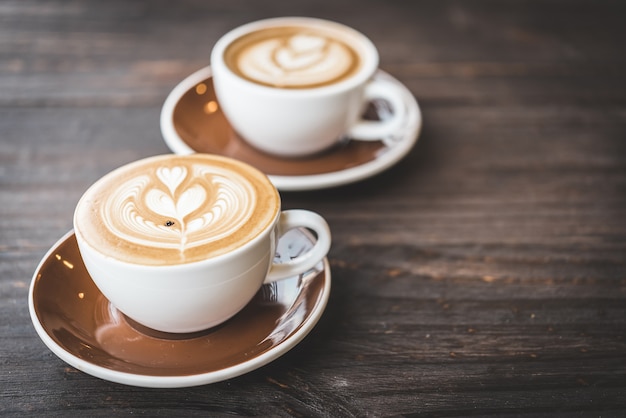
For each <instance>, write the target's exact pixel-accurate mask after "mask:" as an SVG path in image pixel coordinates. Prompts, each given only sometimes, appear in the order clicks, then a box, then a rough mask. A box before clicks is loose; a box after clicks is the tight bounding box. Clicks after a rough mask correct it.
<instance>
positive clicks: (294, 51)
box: [231, 27, 359, 88]
mask: <svg viewBox="0 0 626 418" xmlns="http://www.w3.org/2000/svg"><path fill="white" fill-rule="evenodd" d="M235 45H236V44H235ZM234 49H235V50H236V51H237V52H234V53H233V57H231V59H232V65H233V66H234V67H236V71H237V72H238V73H239V74H240V75H241V76H243V77H245V78H247V79H249V80H251V81H254V82H257V83H261V84H266V85H270V86H275V87H284V88H303V87H311V86H321V85H327V84H332V83H334V82H337V81H339V80H342V79H344V78H346V77H348V76H349V75H351V74H352V73H353V72H354V70H355V67H356V66H358V62H359V59H358V56H357V55H356V53H355V52H354V50H353V49H352V48H350V47H349V46H348V45H347V44H345V43H344V42H342V41H341V40H339V39H337V38H334V37H331V36H328V35H326V34H324V33H322V32H312V30H311V29H307V28H304V27H303V28H297V27H294V28H272V29H268V30H265V31H260V32H259V33H253V34H252V35H251V36H249V37H247V38H242V39H241V42H240V46H239V47H237V46H235V48H234Z"/></svg>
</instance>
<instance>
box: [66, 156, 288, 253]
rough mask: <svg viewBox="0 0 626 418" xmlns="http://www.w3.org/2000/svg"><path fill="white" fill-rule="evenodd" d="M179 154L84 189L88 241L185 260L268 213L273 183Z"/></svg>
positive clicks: (244, 234) (218, 247)
mask: <svg viewBox="0 0 626 418" xmlns="http://www.w3.org/2000/svg"><path fill="white" fill-rule="evenodd" d="M178 158H179V159H181V161H180V162H181V163H179V164H177V163H176V161H173V163H171V164H152V165H150V166H147V167H146V168H145V169H142V170H133V171H130V172H128V173H123V175H122V173H120V176H119V178H117V179H111V181H110V182H109V184H107V183H106V182H101V183H100V184H97V186H96V187H94V188H93V190H92V189H90V190H89V191H88V192H87V193H86V194H85V196H84V197H83V199H81V202H80V203H79V206H78V208H77V220H78V225H79V228H80V229H81V231H82V230H84V232H85V233H84V235H85V236H86V239H87V241H89V242H90V244H92V245H94V246H96V247H98V250H99V251H101V252H103V253H108V254H109V255H112V256H114V257H116V258H119V259H122V260H125V261H130V262H135V261H137V262H141V263H146V264H172V263H173V264H176V263H184V262H190V261H196V260H198V259H202V258H203V257H204V258H206V257H208V256H211V255H216V254H219V253H220V252H223V251H227V250H228V248H230V247H229V246H231V247H232V246H233V245H234V246H237V245H242V244H244V243H245V242H246V241H247V240H249V239H251V237H253V236H254V235H255V234H258V233H259V231H260V230H262V229H263V228H265V227H266V226H267V224H268V221H271V220H272V219H273V217H274V216H275V213H276V211H277V209H276V208H272V205H269V206H268V197H269V198H270V199H269V200H270V201H271V200H272V199H274V200H276V197H275V196H274V194H273V189H272V187H266V190H262V189H259V184H258V182H257V181H250V179H249V178H248V177H247V176H244V175H242V174H243V173H241V172H238V171H234V170H232V168H230V167H226V166H220V165H215V164H207V163H204V162H203V161H202V159H201V158H200V159H198V158H196V160H194V161H192V162H191V163H190V162H189V161H186V162H185V161H184V160H183V157H178ZM268 183H269V181H268ZM267 192H269V194H267ZM105 193H106V194H105ZM276 201H277V200H276ZM274 206H277V204H274ZM88 207H89V208H90V210H87V208H88ZM259 208H260V209H261V211H260V212H259V211H258V209H259ZM268 209H269V210H268ZM259 215H261V218H262V222H261V223H260V224H257V221H259V219H258V217H259ZM263 216H264V219H263Z"/></svg>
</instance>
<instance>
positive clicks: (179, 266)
mask: <svg viewBox="0 0 626 418" xmlns="http://www.w3.org/2000/svg"><path fill="white" fill-rule="evenodd" d="M194 155H195V156H198V154H194ZM206 155H208V156H210V157H211V158H215V159H218V160H228V161H234V162H235V163H237V164H242V165H246V166H248V167H251V168H252V169H253V170H256V171H258V172H259V173H261V174H262V175H263V176H264V178H265V180H266V181H267V182H268V184H270V185H272V186H273V187H274V190H275V195H276V199H277V210H276V213H275V214H274V218H273V219H272V220H271V221H270V222H268V224H267V226H266V227H265V228H264V229H262V230H261V231H260V232H259V233H258V234H257V235H255V236H254V237H253V238H252V239H250V240H249V241H247V242H245V243H243V244H242V245H240V246H238V247H236V248H234V249H233V250H231V251H228V252H226V253H223V254H219V255H216V256H213V257H209V258H205V259H201V260H196V261H191V262H188V263H175V264H162V265H155V264H142V263H135V262H131V261H125V260H120V259H119V258H117V257H115V256H112V255H108V254H105V253H103V252H102V251H100V250H98V249H97V248H96V247H94V246H93V245H92V244H90V243H89V241H88V240H87V239H86V238H85V236H84V234H83V232H82V231H81V230H80V228H79V227H78V222H77V212H78V207H79V205H80V204H81V202H82V200H83V199H84V197H85V195H86V194H87V193H88V191H89V190H90V189H91V188H92V187H95V185H96V184H97V183H99V182H101V181H104V180H105V179H106V178H108V177H109V176H112V175H114V174H115V172H116V171H118V170H120V169H122V168H125V167H128V166H130V165H135V164H139V163H142V162H145V161H150V160H154V159H159V158H162V157H168V156H169V157H184V156H181V155H175V154H161V155H155V156H152V157H147V158H142V159H139V160H135V161H131V162H129V163H128V164H124V165H122V166H120V167H117V168H115V169H113V170H111V171H109V172H108V173H106V174H105V175H104V176H102V177H100V178H99V179H98V180H96V181H95V182H93V183H92V184H91V185H90V186H89V187H88V188H87V189H86V190H85V192H84V193H83V194H82V195H81V197H80V199H79V200H78V203H77V204H76V207H75V209H74V215H73V219H72V221H73V229H74V234H75V236H76V240H77V241H78V243H79V244H81V245H85V246H87V247H88V248H89V250H90V252H91V254H92V255H95V256H97V257H98V258H100V259H102V260H105V261H106V262H107V263H113V264H116V265H120V266H124V267H125V268H134V269H141V270H150V271H157V270H158V271H162V270H186V269H189V268H194V267H197V266H200V265H203V264H213V263H221V262H224V261H227V260H230V259H231V258H237V257H239V256H240V255H241V253H243V252H245V251H247V250H248V249H249V248H250V247H253V246H254V245H256V244H258V243H259V242H260V241H262V240H264V239H266V237H267V235H268V234H270V233H271V232H272V231H273V230H275V228H276V225H277V223H278V220H279V219H280V216H281V213H282V207H281V203H282V202H281V198H280V193H279V192H278V190H277V189H276V187H275V186H274V185H273V183H272V182H271V181H270V180H269V178H268V177H267V176H266V175H265V174H264V173H262V172H261V171H259V170H258V169H256V168H255V167H253V166H251V165H249V164H247V163H244V162H242V161H239V160H235V159H233V158H229V157H224V156H220V155H213V154H206ZM79 252H82V250H81V249H80V245H79Z"/></svg>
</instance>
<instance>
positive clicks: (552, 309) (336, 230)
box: [0, 0, 626, 417]
mask: <svg viewBox="0 0 626 418" xmlns="http://www.w3.org/2000/svg"><path fill="white" fill-rule="evenodd" d="M281 15H310V16H317V17H324V18H330V19H333V20H337V21H340V22H343V23H346V24H348V25H351V26H353V27H355V28H357V29H359V30H361V31H363V32H365V33H366V34H367V35H368V36H369V37H370V38H371V39H372V40H373V41H374V42H375V43H376V44H377V46H378V47H379V49H380V54H381V67H382V68H383V69H384V70H386V71H387V72H389V73H391V74H392V75H393V76H394V77H396V78H398V79H399V80H400V81H402V82H403V83H405V85H406V86H407V87H408V88H409V89H410V90H411V91H412V92H413V94H414V95H415V96H416V98H417V99H418V101H419V103H420V105H421V108H422V111H423V115H424V129H423V132H422V135H421V137H420V139H419V142H418V144H417V146H416V147H415V148H414V150H413V151H412V152H411V153H410V154H409V155H408V156H407V157H406V158H405V159H404V160H403V161H402V162H401V163H400V164H398V165H397V166H395V167H393V168H392V169H390V170H388V171H387V172H385V173H383V174H381V175H379V176H376V177H374V178H372V179H369V180H366V181H363V182H360V183H357V184H354V185H349V186H345V187H341V188H337V189H332V190H324V191H314V192H300V193H283V195H282V198H283V202H284V207H285V208H296V207H302V208H307V209H311V210H315V211H317V212H319V213H320V214H322V215H323V216H324V217H326V218H327V219H328V221H329V223H330V225H331V228H332V231H333V234H334V244H333V248H332V250H331V252H330V254H329V259H330V262H331V265H332V275H333V289H332V294H331V297H330V301H329V304H328V307H327V310H326V312H325V313H324V315H323V317H322V319H321V320H320V322H319V323H318V325H317V326H316V328H315V329H314V330H313V331H312V332H311V334H309V336H308V337H307V338H306V339H305V340H304V341H303V342H302V343H301V344H299V345H298V346H297V347H296V348H294V349H293V350H292V351H290V352H289V353H287V354H286V355H285V356H283V357H281V358H279V359H277V360H276V361H274V362H272V363H270V364H269V365H267V366H265V367H263V368H261V369H259V370H256V371H254V372H252V373H249V374H246V375H244V376H241V377H238V378H234V379H231V380H229V381H224V382H221V383H216V384H211V385H206V386H199V387H193V388H186V389H169V390H168V389H158V390H157V389H142V388H135V387H128V386H124V385H119V384H115V383H110V382H107V381H103V380H100V379H97V378H94V377H91V376H89V375H87V374H84V373H82V372H80V371H77V370H76V369H74V368H72V367H69V366H68V365H66V364H65V363H64V362H62V361H61V360H60V359H58V358H57V357H56V356H55V355H54V354H52V353H51V352H50V351H49V350H48V349H47V348H46V347H45V346H44V344H43V343H42V342H41V341H40V339H39V338H38V336H37V335H36V333H35V331H34V328H33V326H32V324H31V321H30V318H29V314H28V307H27V294H28V286H29V283H30V280H31V276H32V274H33V272H34V270H35V268H36V266H37V264H38V262H39V260H40V259H41V257H42V256H43V255H44V253H45V252H46V251H47V249H48V248H49V247H50V246H51V245H52V244H53V243H54V242H55V241H56V240H57V239H58V238H60V237H61V236H62V235H63V234H64V233H65V232H67V231H68V230H69V229H70V228H71V220H72V211H73V208H74V205H75V204H76V201H77V199H78V197H79V196H80V195H81V194H82V192H83V191H84V190H85V189H86V188H87V187H88V185H89V184H91V183H92V182H93V181H95V180H96V179H97V178H99V177H100V176H101V175H103V174H104V173H106V172H108V171H110V170H111V169H113V168H115V167H118V166H120V165H122V164H124V163H127V162H129V161H132V160H135V159H138V158H141V157H145V156H149V155H154V154H160V153H166V152H169V150H168V148H167V147H166V146H165V144H164V142H163V140H162V138H161V134H160V130H159V113H160V108H161V105H162V103H163V101H164V100H165V97H166V96H167V94H168V93H169V91H170V90H171V89H172V88H173V87H174V86H175V85H176V84H177V83H178V82H179V81H180V80H181V79H183V78H184V77H186V76H187V75H188V74H190V73H192V72H193V71H195V70H197V69H199V68H201V67H203V66H205V65H207V64H209V58H208V57H209V52H210V50H211V46H212V44H213V43H214V42H215V41H216V40H217V38H218V37H219V36H220V35H221V34H222V33H224V32H225V31H227V30H229V29H230V28H232V27H234V26H236V25H238V24H241V23H244V22H247V21H250V20H255V19H258V18H264V17H272V16H281ZM624 16H626V4H625V3H623V2H620V1H607V0H601V1H593V2H591V1H579V0H576V1H558V0H551V1H530V0H517V1H496V0H479V1H456V0H443V1H439V0H433V1H382V0H380V1H374V0H371V1H357V0H353V1H334V0H324V1H308V2H285V1H279V0H270V1H263V2H261V1H252V0H250V1H244V0H235V1H228V2H226V1H225V2H218V1H176V2H166V1H147V0H146V1H121V0H114V1H102V2H98V1H90V2H87V1H39V0H23V1H1V2H0V164H1V165H0V234H1V235H0V365H1V366H0V388H1V390H0V415H14V416H23V415H32V416H50V415H57V416H59V415H60V416H64V415H81V416H111V415H118V414H119V415H130V414H133V415H137V416H139V415H149V416H154V415H175V414H181V415H182V414H186V415H192V414H197V415H205V416H206V415H262V416H332V417H338V416H384V415H413V416H422V415H423V416H439V417H447V416H516V417H517V416H544V415H554V416H562V417H570V416H585V417H586V416H594V417H595V416H601V417H609V416H625V415H626V340H625V337H626V219H625V218H626V46H625V45H626V24H625V20H624Z"/></svg>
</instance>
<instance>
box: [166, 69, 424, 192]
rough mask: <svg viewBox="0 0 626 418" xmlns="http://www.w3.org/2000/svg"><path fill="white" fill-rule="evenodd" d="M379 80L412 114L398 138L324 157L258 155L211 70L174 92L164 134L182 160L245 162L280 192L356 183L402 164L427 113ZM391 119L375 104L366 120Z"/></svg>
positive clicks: (341, 147)
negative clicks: (229, 113)
mask: <svg viewBox="0 0 626 418" xmlns="http://www.w3.org/2000/svg"><path fill="white" fill-rule="evenodd" d="M376 77H379V78H386V79H387V80H389V81H391V82H393V83H396V84H398V85H399V86H400V87H401V89H402V90H403V91H404V100H405V102H406V107H407V109H408V110H407V113H406V115H404V123H403V124H402V125H401V127H400V128H399V130H398V132H397V133H396V134H394V135H391V136H390V137H388V138H381V139H380V141H374V142H369V141H356V140H348V139H347V140H346V141H343V142H342V143H340V144H338V145H337V146H335V147H334V148H332V149H330V150H327V151H325V152H323V153H320V154H316V155H313V156H310V157H304V158H293V159H289V158H283V157H278V156H273V155H269V154H266V153H263V152H261V151H258V150H257V149H255V148H253V147H252V146H250V145H248V143H246V142H245V141H244V140H242V139H241V138H240V137H239V136H238V135H237V133H236V132H235V131H234V130H233V129H232V127H231V126H230V125H229V123H228V121H227V120H226V118H225V117H224V115H223V113H222V111H221V109H220V107H219V103H218V102H217V99H216V97H215V93H214V91H213V83H212V80H211V69H210V67H205V68H203V69H201V70H199V71H197V72H196V73H194V74H192V75H190V76H189V77H187V78H186V79H184V80H183V81H182V82H181V83H180V84H179V85H178V86H176V87H175V88H174V89H173V90H172V92H171V93H170V95H169V96H168V98H167V99H166V101H165V103H164V105H163V109H162V110H161V132H162V134H163V137H164V139H165V142H166V143H167V145H168V146H169V148H170V149H171V150H172V151H173V152H175V153H177V154H189V153H193V152H205V153H213V154H220V155H225V156H228V157H231V158H236V159H239V160H241V161H245V162H247V163H249V164H251V165H253V166H255V167H257V168H258V169H260V170H261V171H263V172H265V173H266V174H268V175H269V177H270V178H271V179H272V181H273V182H274V184H275V185H276V187H277V188H278V189H280V190H310V189H320V188H325V187H333V186H339V185H342V184H348V183H352V182H355V181H358V180H362V179H364V178H367V177H371V176H373V175H375V174H377V173H379V172H381V171H383V170H385V169H387V168H389V167H391V166H392V165H394V164H396V163H397V162H398V161H400V160H401V159H402V158H403V157H404V156H405V155H406V154H408V152H409V151H410V150H411V149H412V148H413V146H414V145H415V143H416V141H417V138H418V136H419V133H420V130H421V125H422V118H421V112H420V109H419V106H418V104H417V101H416V100H415V97H413V95H412V94H411V92H410V91H409V90H408V89H407V88H406V87H404V86H403V85H402V84H401V83H400V82H399V81H398V80H396V79H394V78H393V77H391V76H390V75H388V74H386V73H384V72H382V71H379V72H378V73H377V75H376ZM388 114H389V107H388V106H387V105H386V103H385V102H383V101H380V102H377V103H371V104H370V106H369V108H368V110H367V113H366V115H365V116H366V117H367V118H370V119H384V118H386V117H388Z"/></svg>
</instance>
